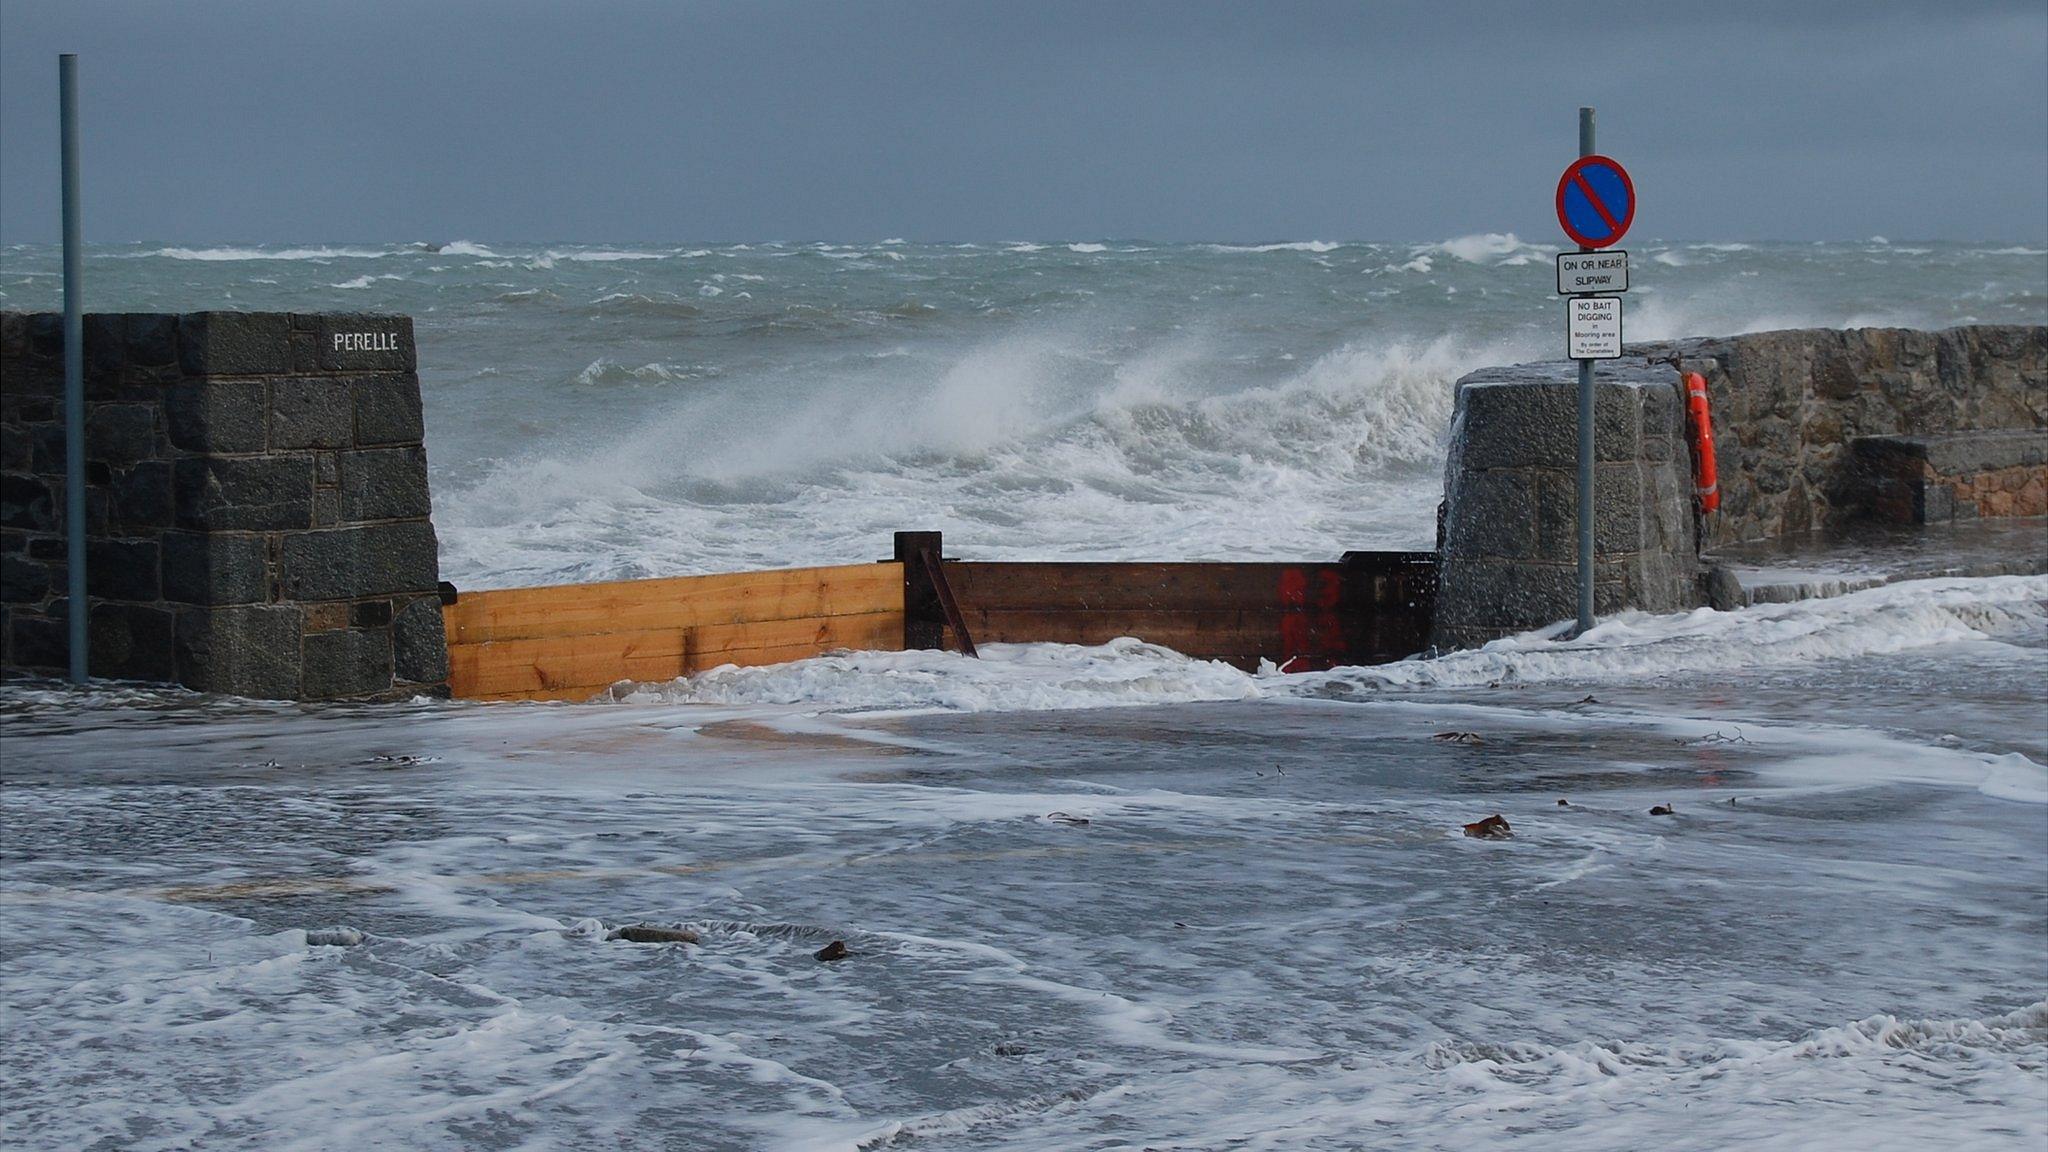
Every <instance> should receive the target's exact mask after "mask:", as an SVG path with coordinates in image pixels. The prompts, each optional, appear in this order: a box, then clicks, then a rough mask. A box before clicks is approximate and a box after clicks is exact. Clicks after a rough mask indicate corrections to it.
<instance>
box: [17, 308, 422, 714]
mask: <svg viewBox="0 0 2048 1152" xmlns="http://www.w3.org/2000/svg"><path fill="white" fill-rule="evenodd" d="M85 352H86V401H87V410H86V454H87V461H86V482H87V485H88V488H87V492H86V506H87V516H88V524H87V533H88V555H87V564H88V567H87V573H86V576H87V580H88V582H89V588H88V592H89V596H90V600H91V607H90V611H91V613H92V616H91V621H90V634H91V640H90V643H91V651H90V653H89V659H90V667H91V671H92V674H93V675H94V676H102V677H111V678H117V679H130V680H147V681H160V682H170V683H177V684H183V685H185V686H187V687H190V688H195V689H199V690H201V691H208V692H226V693H233V694H236V695H242V696H255V697H264V698H270V699H288V700H322V699H337V698H391V697H404V696H410V695H413V694H418V693H424V694H430V695H445V694H446V691H447V687H446V685H447V679H448V658H447V647H446V641H445V639H444V636H443V632H442V625H441V611H440V602H439V595H438V592H437V586H438V580H439V566H438V560H437V556H436V548H435V541H434V528H433V524H432V522H431V521H430V519H429V512H430V504H429V500H428V494H427V462H426V451H425V448H424V444H423V441H424V428H423V425H422V420H421V412H420V387H419V376H418V374H417V371H416V363H415V355H414V347H413V333H412V321H411V320H410V319H409V318H407V317H403V316H375V315H349V314H314V315H301V314H285V313H256V312H195V313H188V314H185V315H182V316H172V315H153V314H123V315H94V316H88V317H87V318H86V329H85ZM62 380H63V365H62V347H61V323H60V318H59V317H58V316H56V315H54V314H49V313H42V314H34V315H30V314H26V313H20V312H9V313H4V314H0V399H4V404H0V576H4V579H0V665H4V667H5V669H6V670H7V671H9V672H18V671H26V672H50V673H55V672H58V671H61V670H62V668H63V666H64V663H65V657H66V654H65V643H66V638H65V626H64V621H65V619H66V618H67V615H68V613H69V612H70V610H71V606H70V605H69V604H68V603H67V602H66V599H65V597H64V596H63V595H62V593H63V590H64V585H65V550H64V535H63V533H64V525H63V522H62V521H63V510H64V432H63V425H62V419H63V413H62V404H61V402H60V395H61V387H62Z"/></svg>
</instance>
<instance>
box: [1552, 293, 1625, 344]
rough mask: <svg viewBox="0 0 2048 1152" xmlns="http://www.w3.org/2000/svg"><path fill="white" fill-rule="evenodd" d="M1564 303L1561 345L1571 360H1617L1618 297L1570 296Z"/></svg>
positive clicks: (1619, 302)
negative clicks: (1565, 318) (1563, 333)
mask: <svg viewBox="0 0 2048 1152" xmlns="http://www.w3.org/2000/svg"><path fill="white" fill-rule="evenodd" d="M1565 304H1566V306H1567V307H1568V308H1569V311H1568V312H1567V313H1566V317H1567V320H1566V323H1565V345H1566V347H1567V348H1569V349H1570V351H1569V352H1568V353H1567V354H1568V355H1569V356H1570V357H1571V358H1572V359H1574V360H1619V359H1621V297H1619V296H1574V297H1572V298H1571V299H1570V300H1567V301H1565Z"/></svg>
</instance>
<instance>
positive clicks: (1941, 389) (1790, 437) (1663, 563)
mask: <svg viewBox="0 0 2048 1152" xmlns="http://www.w3.org/2000/svg"><path fill="white" fill-rule="evenodd" d="M1628 351H1629V358H1628V359H1626V360H1619V361H1610V362H1605V363H1602V364H1600V365H1598V367H1597V368H1596V372H1595V379H1596V381H1598V392H1599V398H1598V405H1599V406H1598V409H1597V415H1596V428H1597V440H1596V449H1597V455H1598V460H1599V465H1598V478H1597V484H1598V486H1597V491H1596V495H1595V499H1596V505H1595V517H1596V521H1595V525H1594V534H1595V553H1596V560H1597V568H1596V576H1595V585H1594V591H1595V609H1596V610H1597V611H1598V612H1599V613H1601V614H1603V615H1604V614H1607V613H1610V612H1614V611H1617V610H1619V609H1623V608H1638V609H1645V610H1649V611H1677V610H1682V609H1687V608H1692V607H1696V606H1699V605H1700V604H1703V603H1706V602H1707V599H1708V596H1707V589H1705V588H1704V587H1703V586H1702V581H1701V571H1702V565H1701V559H1700V554H1701V552H1702V551H1705V550H1711V549H1712V548H1713V547H1715V546H1717V545H1725V544H1735V543H1739V542H1743V541H1752V540H1761V539H1770V538H1775V537H1779V536H1786V535H1791V534H1795V533H1799V532H1804V531H1807V530H1810V529H1816V528H1832V527H1837V526H1840V525H1843V524H1845V523H1847V522H1849V521H1852V520H1857V519H1869V518H1875V519H1890V520H1903V521H1909V522H1916V523H1934V522H1940V521H1945V520H1952V519H1957V518H1965V517H1970V516H1980V515H1981V516H2023V515H2039V514H2040V510H2041V507H2042V505H2043V502H2044V500H2048V472H2044V460H2048V328H2044V327H2024V326H1996V325H1976V326H1970V327H1962V328H1950V329H1947V330H1945V331H1940V332H1919V331H1912V330H1907V329H1896V328H1882V329H1875V328H1873V329H1853V330H1849V331H1837V330H1832V329H1811V330H1799V331H1786V332H1760V333H1754V334H1751V335H1746V336H1731V337H1716V338H1703V339H1692V340H1679V341H1668V342H1663V343H1657V344H1642V345H1631V346H1630V347H1629V350H1628ZM1681 371H1695V372H1699V373H1701V374H1702V375H1704V376H1705V377H1706V379H1707V387H1708V399H1709V403H1710V406H1711V410H1712V417H1713V422H1714V442H1715V448H1716V453H1715V455H1716V460H1717V463H1718V472H1719V482H1720V492H1721V507H1720V510H1719V511H1717V512H1714V513H1710V514H1705V515H1701V514H1700V513H1698V512H1697V510H1696V507H1695V502H1694V499H1693V494H1692V487H1693V482H1692V467H1693V462H1692V449H1691V439H1690V437H1689V436H1688V434H1687V428H1686V421H1685V413H1684V409H1683V407H1682V405H1681V397H1680V395H1679V392H1678V384H1679V373H1680V372H1681ZM1576 380H1577V366H1576V365H1575V364H1574V363H1572V362H1571V361H1564V360H1559V361H1550V362H1545V363H1539V364H1524V365H1520V366H1517V367H1512V368H1488V369H1483V370H1481V371H1478V372H1475V373H1472V374H1471V375H1469V376H1467V377H1465V378H1464V379H1463V380H1460V381H1459V382H1458V396H1457V406H1456V413H1455V415H1454V416H1453V420H1452V428H1451V446H1450V459H1449V466H1448V469H1447V474H1446V478H1445V498H1444V508H1443V527H1442V532H1441V535H1440V539H1439V541H1438V550H1439V552H1440V554H1441V561H1442V564H1441V585H1440V587H1439V589H1438V597H1437V617H1436V621H1435V626H1434V629H1433V632H1432V638H1433V643H1435V644H1436V645H1437V646H1438V647H1443V648H1450V647H1464V646H1471V645H1475V644H1481V643H1484V642H1486V641H1488V640H1492V639H1495V638H1498V637H1501V636H1505V635H1510V634H1513V633H1516V632H1522V631H1527V630H1528V629H1531V628H1538V627H1542V626H1544V625H1546V624H1551V623H1555V622H1557V621H1561V620H1569V619H1571V618H1573V617H1574V616H1576V615H1577V603H1578V601H1577V583H1576V581H1577V567H1578V565H1577V532H1578V526H1577V525H1578V517H1577V458H1578V441H1577V431H1576V429H1577V419H1578V415H1577V411H1578V410H1577V383H1576Z"/></svg>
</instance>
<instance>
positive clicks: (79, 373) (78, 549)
mask: <svg viewBox="0 0 2048 1152" xmlns="http://www.w3.org/2000/svg"><path fill="white" fill-rule="evenodd" d="M57 101H58V107H59V109H60V111H59V113H58V115H59V117H60V120H61V124H60V127H61V131H62V134H63V140H64V143H63V151H64V534H65V537H66V539H65V544H66V551H65V567H64V570H65V574H66V575H67V576H69V577H70V587H69V595H70V602H69V605H68V612H67V616H68V618H69V621H70V624H71V682H72V683H73V684H83V683H85V672H86V668H85V654H86V648H85V646H86V617H87V614H88V613H89V612H90V611H91V609H90V608H89V606H88V605H87V603H86V598H85V316H84V314H83V311H82V309H83V307H84V302H83V301H82V300H81V299H80V296H81V293H82V292H83V290H84V285H83V284H82V283H81V278H80V272H79V266H80V251H79V250H80V248H81V246H82V245H81V244H80V242H79V238H78V237H79V224H78V57H77V56H75V55H72V54H70V53H68V52H67V53H65V54H64V55H62V56H59V57H57Z"/></svg>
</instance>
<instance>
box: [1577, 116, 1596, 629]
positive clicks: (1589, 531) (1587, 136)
mask: <svg viewBox="0 0 2048 1152" xmlns="http://www.w3.org/2000/svg"><path fill="white" fill-rule="evenodd" d="M1592 154H1593V110H1592V109H1591V108H1581V109H1579V155H1581V156H1591V155H1592ZM1579 251H1581V252H1591V251H1592V249H1591V248H1588V247H1586V246H1585V245H1583V244H1582V245H1580V246H1579ZM1592 627H1593V362H1592V361H1591V360H1581V361H1579V631H1580V632H1585V631H1587V630H1589V629H1591V628H1592Z"/></svg>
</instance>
